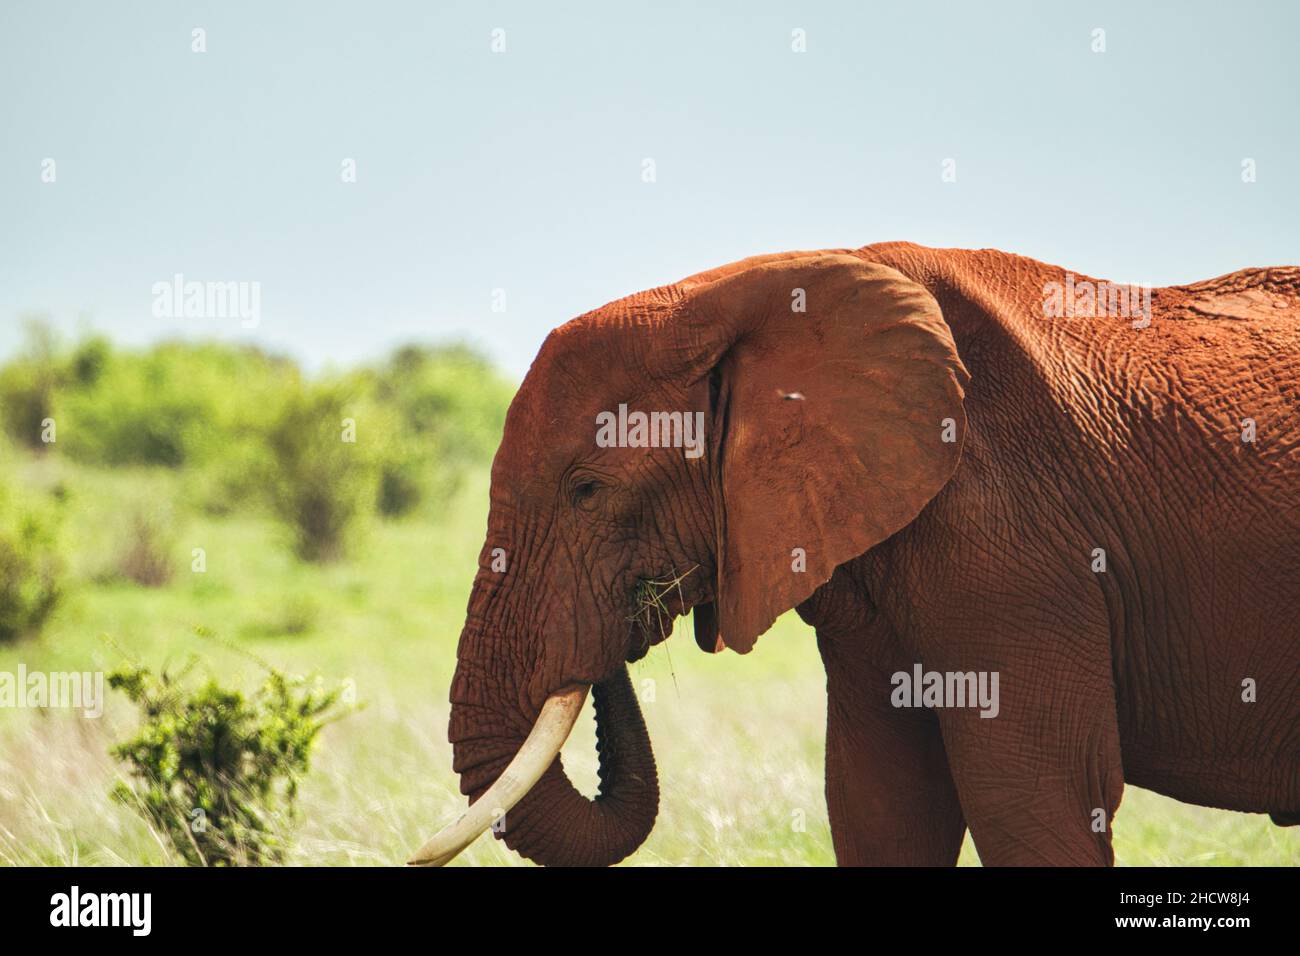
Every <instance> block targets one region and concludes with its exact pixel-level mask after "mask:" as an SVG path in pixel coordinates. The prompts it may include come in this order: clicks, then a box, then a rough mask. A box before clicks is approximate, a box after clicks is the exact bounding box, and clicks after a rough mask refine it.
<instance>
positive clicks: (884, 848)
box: [817, 628, 966, 866]
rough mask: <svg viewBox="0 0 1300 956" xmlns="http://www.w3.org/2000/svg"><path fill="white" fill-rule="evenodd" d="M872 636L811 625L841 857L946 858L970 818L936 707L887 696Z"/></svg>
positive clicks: (898, 862) (883, 860) (899, 861)
mask: <svg viewBox="0 0 1300 956" xmlns="http://www.w3.org/2000/svg"><path fill="white" fill-rule="evenodd" d="M877 638H878V635H875V634H873V633H872V630H871V629H868V630H867V631H865V632H864V631H862V630H858V631H857V632H856V633H852V634H847V635H841V636H832V635H831V634H830V633H827V632H826V631H824V630H822V629H820V628H819V629H818V632H817V647H818V649H819V650H820V651H821V656H822V661H823V663H824V664H825V667H826V683H827V693H828V701H827V713H826V805H827V809H828V810H829V812H830V822H831V837H832V840H833V842H834V845H835V859H836V861H837V862H838V863H839V864H840V865H841V866H871V865H874V866H952V865H953V864H955V863H956V862H957V855H958V853H959V852H960V851H961V843H962V838H963V837H964V836H965V833H966V824H965V822H964V820H963V819H962V811H961V806H960V804H959V803H958V800H957V791H956V789H955V788H954V786H953V782H952V778H951V776H950V775H949V773H948V764H947V759H946V756H945V754H944V747H943V739H942V736H941V734H940V731H939V725H938V722H937V721H936V720H935V718H934V715H933V714H932V713H928V712H924V711H902V710H896V709H894V708H892V707H891V706H890V705H889V694H890V689H891V688H890V683H889V674H890V670H889V668H888V667H882V666H880V664H879V662H878V661H877V660H874V659H873V658H874V657H875V655H876V653H878V652H879V651H880V649H881V642H880V641H879V640H878V639H877Z"/></svg>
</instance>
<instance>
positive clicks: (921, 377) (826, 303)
mask: <svg viewBox="0 0 1300 956" xmlns="http://www.w3.org/2000/svg"><path fill="white" fill-rule="evenodd" d="M683 288H684V289H685V290H686V295H685V297H684V299H683V301H682V303H681V306H682V309H683V310H684V311H683V312H681V313H679V314H684V315H686V316H687V317H688V318H687V321H686V325H687V327H688V329H687V335H688V339H687V340H694V342H695V343H696V345H697V347H698V344H699V343H700V342H701V341H705V342H709V343H711V347H710V348H706V349H705V352H706V353H707V354H708V355H709V358H708V361H709V362H712V363H713V364H712V369H711V373H710V374H711V381H712V383H713V388H712V393H713V400H712V405H713V408H712V413H711V414H712V431H711V435H710V453H711V454H710V458H711V461H712V465H713V469H714V471H713V487H714V494H715V499H716V500H715V516H716V518H715V520H716V523H717V526H716V528H715V533H716V538H717V541H716V547H717V551H716V555H717V581H716V582H715V602H716V606H715V607H713V608H704V609H697V635H696V638H697V641H699V643H700V645H701V647H705V648H706V649H709V650H712V649H713V648H712V647H709V646H708V645H710V644H713V643H715V640H716V639H717V638H718V637H720V639H721V640H720V642H717V646H718V647H719V648H720V647H721V646H722V644H725V645H726V646H727V647H730V648H731V649H733V650H735V651H738V652H740V653H742V654H743V653H746V652H748V651H749V650H751V649H752V648H753V646H754V643H755V641H756V640H757V639H758V636H759V635H760V634H762V633H763V632H764V631H766V630H767V629H768V628H769V627H771V625H772V623H773V622H774V621H775V620H776V618H777V617H778V616H779V615H780V614H782V613H783V612H785V611H787V610H789V609H790V608H792V607H794V606H795V605H797V604H799V603H800V602H802V601H804V600H805V599H807V598H808V597H810V596H811V595H812V593H813V592H814V591H815V590H816V589H817V588H818V587H820V586H821V585H822V584H823V583H825V582H826V581H827V580H829V579H830V577H831V574H832V572H833V571H834V570H835V568H836V567H837V566H838V565H840V564H843V563H844V562H845V561H848V560H850V559H852V558H854V557H857V556H858V555H860V554H862V553H864V552H865V551H867V550H869V549H870V548H872V547H873V546H875V545H876V544H878V543H880V542H881V541H883V540H884V539H886V538H887V537H889V536H890V535H892V534H893V533H894V532H896V531H898V530H899V529H900V528H902V527H904V526H905V525H907V524H908V523H909V522H911V521H912V520H913V519H914V518H915V517H916V516H917V514H918V513H919V512H920V511H921V509H922V508H923V507H924V506H925V505H926V503H927V502H928V501H930V499H931V498H933V497H934V496H935V495H936V494H937V493H938V492H939V490H940V489H941V488H942V487H943V486H944V484H945V483H946V482H947V481H948V479H949V478H950V477H951V475H952V473H953V471H954V469H955V468H956V467H957V462H958V459H959V458H960V456H961V447H962V441H963V439H964V435H965V427H966V417H965V413H964V410H963V407H962V400H963V394H964V387H965V385H966V383H967V381H968V379H969V376H968V374H967V372H966V369H965V368H964V367H963V365H962V363H961V359H960V358H959V357H958V355H957V348H956V346H955V344H954V343H953V339H952V333H951V331H950V330H949V328H948V325H947V323H946V322H945V321H944V318H943V315H942V313H941V312H940V309H939V305H938V303H937V302H936V301H935V300H934V298H933V297H932V296H931V295H930V293H929V292H928V291H927V290H926V289H925V288H923V287H922V286H920V285H918V284H917V283H915V282H913V281H911V280H910V279H908V278H906V277H905V276H903V275H902V274H901V273H899V272H896V271H894V270H893V269H890V268H887V267H885V266H881V265H876V264H874V263H869V262H865V261H863V260H861V259H858V258H856V257H853V256H849V255H813V256H806V257H803V258H794V259H789V258H784V259H772V260H760V261H759V263H758V264H757V265H755V266H753V267H751V268H748V269H745V270H742V271H738V272H734V273H731V274H725V275H724V276H723V277H722V278H719V279H714V280H712V281H707V282H705V283H703V284H700V285H692V284H691V280H687V283H686V284H684V286H683ZM687 340H679V347H684V346H685V345H686V341H687ZM697 354H698V353H697ZM697 371H698V372H700V373H702V372H703V371H704V369H703V368H700V369H697ZM701 611H702V612H703V613H701Z"/></svg>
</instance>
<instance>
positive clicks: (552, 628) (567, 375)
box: [451, 243, 1300, 864]
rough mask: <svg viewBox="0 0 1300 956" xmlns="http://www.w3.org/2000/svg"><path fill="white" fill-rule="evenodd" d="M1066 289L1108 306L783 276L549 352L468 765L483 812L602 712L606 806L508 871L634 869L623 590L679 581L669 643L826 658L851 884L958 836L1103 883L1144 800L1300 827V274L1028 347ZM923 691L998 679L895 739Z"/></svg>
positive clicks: (518, 428) (962, 286)
mask: <svg viewBox="0 0 1300 956" xmlns="http://www.w3.org/2000/svg"><path fill="white" fill-rule="evenodd" d="M1067 275H1069V276H1072V277H1073V281H1074V282H1076V283H1078V282H1094V283H1096V282H1097V280H1093V279H1089V278H1088V277H1086V276H1079V275H1076V274H1074V273H1067V271H1066V270H1064V269H1061V268H1059V267H1056V266H1050V265H1047V264H1044V263H1041V262H1036V261H1034V260H1032V259H1027V258H1024V257H1021V256H1015V255H1010V254H1007V253H1003V252H997V251H994V250H978V251H974V250H940V249H927V248H924V247H921V246H915V245H912V244H909V243H886V244H881V245H876V246H867V247H865V248H862V249H858V250H829V251H823V252H794V253H784V254H779V255H770V256H759V257H755V258H752V259H747V260H744V261H742V262H738V263H733V264H731V265H727V266H723V267H721V268H718V269H713V270H710V271H708V272H704V273H700V274H698V275H695V276H692V277H690V278H688V279H685V280H683V281H681V282H678V283H675V284H673V285H671V286H665V287H663V288H659V289H654V290H650V291H648V292H643V293H639V294H637V295H634V296H630V297H628V298H626V299H622V300H619V301H618V302H614V303H611V304H609V305H607V306H604V307H603V308H601V309H597V310H595V311H593V312H590V313H587V314H586V315H584V316H581V317H579V318H577V319H574V320H573V321H572V322H569V323H567V324H566V325H564V326H563V327H561V328H560V329H557V330H556V331H555V332H553V333H552V334H551V336H550V337H549V338H548V339H547V341H546V343H545V344H544V345H543V347H542V349H541V352H540V353H539V355H538V357H537V359H536V361H535V362H534V363H533V366H532V368H531V369H530V371H529V373H528V375H527V377H526V378H525V380H524V383H523V385H522V386H521V388H520V391H519V393H518V395H517V396H516V398H515V401H514V402H513V404H512V406H511V409H510V413H509V415H508V418H507V425H506V431H505V435H504V438H503V440H502V444H501V447H500V450H499V451H498V453H497V457H496V460H495V462H494V465H493V477H492V491H491V511H490V517H489V522H488V536H487V540H486V541H485V544H484V555H483V561H482V564H481V567H482V568H483V570H482V571H481V572H480V574H479V576H478V578H477V580H476V582H475V585H474V590H473V593H472V595H471V597H470V604H469V612H468V615H467V619H466V624H465V629H464V632H463V633H462V637H461V643H460V648H459V651H458V658H459V663H458V667H457V672H456V677H455V680H454V683H453V687H452V694H451V699H452V716H451V740H452V742H453V745H454V749H455V769H456V770H457V772H458V773H460V774H461V788H462V791H463V792H465V793H466V794H468V795H469V796H470V797H471V798H474V797H476V796H478V795H480V794H482V793H483V792H484V791H485V790H486V788H487V787H488V785H489V784H490V783H491V782H492V781H493V780H494V779H495V775H496V774H499V773H500V772H501V769H502V768H503V767H504V766H505V764H506V763H507V762H508V761H509V760H510V758H511V757H512V756H513V754H514V752H515V750H517V749H518V747H519V744H520V742H521V741H522V740H523V739H524V737H525V736H526V735H527V734H528V732H529V728H530V727H531V725H532V722H533V721H534V720H535V719H536V717H537V715H538V713H539V711H540V709H541V706H542V704H543V702H544V701H546V699H547V698H548V696H550V695H551V694H553V693H555V692H556V691H557V690H559V689H561V688H565V687H569V686H571V685H573V684H593V685H595V688H596V691H595V693H596V696H597V701H598V708H597V714H598V730H599V740H600V742H601V744H600V745H601V791H600V795H599V796H598V797H597V798H596V800H595V801H589V800H587V799H586V798H584V797H582V796H581V795H579V794H578V793H577V791H576V790H574V789H573V787H572V785H571V784H570V783H569V782H568V780H567V778H566V777H565V776H564V773H563V770H562V768H561V766H560V763H559V760H558V758H557V759H556V760H555V762H554V764H553V765H552V766H551V768H550V770H548V771H547V773H546V775H545V776H544V777H543V779H542V781H541V782H540V783H539V784H538V785H537V787H535V788H534V790H533V791H532V792H530V793H529V794H528V796H527V797H525V798H524V799H523V800H522V801H521V802H520V803H519V805H518V806H517V807H516V808H515V809H514V810H513V811H512V812H511V814H510V818H509V825H508V826H507V827H506V828H505V831H504V832H503V833H500V834H498V835H499V836H501V837H502V838H503V839H505V841H506V842H507V844H508V845H510V846H512V847H514V848H515V849H517V850H518V851H519V852H521V853H523V854H524V855H526V856H528V857H530V858H532V859H535V860H538V861H539V862H544V863H559V864H564V863H582V864H607V863H614V862H617V861H618V860H619V859H622V858H623V857H624V856H626V855H627V854H628V853H630V852H632V851H633V850H635V848H636V847H637V846H638V845H639V844H640V842H641V841H642V840H643V839H644V838H645V836H646V835H647V834H648V833H649V832H650V828H651V827H652V826H653V823H654V818H655V813H656V811H657V805H658V785H657V777H656V776H655V771H654V760H653V756H652V754H651V752H650V743H649V738H648V735H647V734H646V733H645V726H644V721H643V720H642V719H641V715H640V712H639V709H638V706H637V701H636V696H635V694H634V693H633V692H632V691H631V688H630V684H628V683H627V678H626V670H625V662H626V661H627V660H629V659H632V658H634V657H635V656H636V655H637V654H639V653H642V652H643V648H642V646H641V644H642V643H645V636H644V635H638V634H637V633H636V630H637V629H636V628H631V627H629V620H630V619H631V618H632V617H634V616H635V614H636V613H637V606H636V602H635V600H634V595H635V593H636V590H637V586H638V582H643V581H646V580H652V581H653V580H659V579H661V578H662V576H663V575H665V574H678V573H680V570H679V569H685V568H693V567H697V568H698V569H699V571H698V572H696V573H693V574H691V575H689V576H688V577H687V579H685V580H684V581H683V582H682V584H681V594H680V595H679V596H674V597H673V599H672V600H671V601H669V602H668V603H667V605H666V606H667V608H668V616H669V617H670V618H671V617H673V616H677V615H679V614H681V613H684V612H685V611H686V610H688V609H693V610H694V622H695V638H696V642H697V643H698V644H699V646H700V647H701V648H703V649H705V650H707V651H718V650H721V649H722V648H724V647H729V648H731V649H733V650H736V651H738V652H740V653H747V652H748V651H750V650H751V649H752V648H753V646H754V644H755V642H756V640H757V639H758V637H759V636H760V635H761V634H762V633H763V632H764V631H766V630H767V629H768V628H769V627H770V626H771V624H772V622H773V621H774V620H775V619H776V617H777V616H778V615H780V614H781V613H783V612H785V611H788V610H790V609H791V608H798V611H799V613H800V615H801V616H802V617H803V618H804V620H805V621H807V622H809V623H810V624H812V625H813V626H814V627H815V628H816V631H817V640H818V646H819V649H820V651H821V654H822V658H823V662H824V664H825V667H826V671H827V687H828V694H829V706H828V718H827V803H828V808H829V811H830V819H831V827H832V835H833V840H834V844H835V851H836V856H837V858H838V860H839V861H840V862H841V863H846V864H854V863H875V864H951V863H953V862H955V860H956V857H957V852H958V849H959V847H960V845H961V841H962V837H963V834H964V833H965V831H966V829H967V828H969V829H970V830H971V832H972V835H973V837H974V840H975V843H976V847H977V849H978V850H979V853H980V857H981V859H982V860H983V861H984V862H985V863H986V864H999V863H1004V864H1108V863H1110V862H1112V852H1111V845H1110V823H1111V819H1112V817H1113V815H1114V813H1115V809H1116V807H1117V806H1118V804H1119V801H1120V796H1121V794H1122V791H1123V785H1124V782H1125V781H1126V780H1127V781H1131V782H1133V783H1136V784H1139V785H1141V786H1144V787H1147V788H1149V789H1152V790H1156V791H1158V792H1161V793H1165V794H1167V795H1170V796H1173V797H1176V798H1178V799H1182V800H1185V801H1189V802H1193V803H1201V804H1205V805H1209V806H1218V807H1226V808H1230V809H1237V810H1243V811H1247V812H1268V813H1271V814H1273V817H1274V819H1275V820H1277V821H1279V822H1288V821H1289V822H1294V821H1295V819H1296V814H1297V813H1300V779H1298V778H1297V774H1296V773H1295V760H1294V758H1295V754H1296V753H1297V752H1300V714H1298V713H1297V702H1300V685H1298V683H1297V680H1298V677H1297V671H1296V668H1295V662H1296V661H1297V660H1298V659H1300V586H1297V584H1296V582H1297V581H1300V417H1298V416H1297V412H1296V409H1297V408H1300V268H1296V267H1276V268H1269V269H1247V270H1242V271H1240V272H1236V273H1232V274H1230V275H1225V276H1222V277H1220V278H1218V279H1212V280H1209V281H1206V282H1200V283H1195V284H1192V285H1187V286H1174V287H1168V288H1160V289H1154V290H1152V291H1151V293H1150V319H1151V321H1150V322H1149V323H1148V324H1145V325H1144V326H1143V327H1140V328H1139V327H1135V324H1134V323H1133V322H1131V321H1128V320H1126V319H1114V318H1107V317H1101V318H1098V317H1092V316H1088V317H1082V316H1079V315H1059V316H1047V315H1044V310H1043V306H1042V297H1043V290H1044V288H1048V287H1049V285H1050V283H1053V282H1056V283H1060V282H1064V281H1065V280H1066V277H1067ZM795 289H798V290H802V292H803V297H802V300H801V301H802V303H803V305H804V306H805V308H804V310H803V311H800V312H794V311H792V310H791V307H790V303H791V294H792V290H795ZM621 404H625V405H627V406H628V407H629V408H637V409H650V410H653V409H661V410H677V411H681V412H683V413H690V414H699V415H701V416H702V420H703V423H704V452H703V454H701V455H700V456H698V457H697V458H688V457H686V456H684V455H682V454H681V452H680V450H674V449H672V448H627V447H614V448H602V447H599V446H598V445H597V443H596V442H595V435H594V428H593V422H594V421H595V417H596V415H597V414H599V413H601V412H602V411H607V410H610V409H615V408H618V407H619V406H620V405H621ZM1247 418H1249V419H1250V420H1251V422H1252V423H1253V425H1252V428H1253V430H1252V431H1251V432H1250V435H1251V439H1252V440H1250V441H1243V434H1244V433H1243V420H1244V419H1247ZM494 548H505V549H507V550H508V551H509V552H510V554H511V555H512V559H511V562H510V570H509V572H508V573H504V574H502V573H497V572H494V571H492V570H491V569H490V567H489V564H490V555H491V553H492V550H493V549H494ZM794 549H799V550H800V552H801V553H802V555H803V558H802V559H801V561H800V562H799V564H798V566H797V567H796V566H795V564H793V563H792V561H791V554H792V552H793V551H794ZM1096 549H1102V550H1104V551H1105V552H1106V554H1107V556H1108V557H1107V569H1106V571H1105V572H1104V573H1098V572H1095V571H1094V570H1093V569H1092V567H1091V566H1090V556H1091V555H1092V554H1093V552H1094V551H1095V550H1096ZM659 639H662V637H660V636H657V635H653V634H652V635H651V639H650V643H655V642H657V640H659ZM918 662H923V663H924V666H925V669H926V670H933V671H940V672H961V673H966V672H990V673H991V672H996V673H998V674H999V675H1000V682H1001V683H1000V687H1001V692H1000V698H1001V700H1000V709H999V712H998V716H997V717H996V718H995V719H981V718H980V715H979V712H978V710H977V709H971V708H951V709H943V710H941V711H934V710H926V709H921V710H912V709H906V710H904V709H897V708H893V707H891V706H890V702H889V701H890V691H891V689H892V688H891V686H890V682H889V681H890V675H891V674H894V673H897V672H899V671H908V672H910V671H911V670H912V669H913V667H914V666H916V665H917V664H918ZM1245 681H1251V682H1253V684H1252V686H1255V687H1258V688H1259V692H1258V696H1257V697H1256V698H1255V699H1253V700H1251V701H1249V702H1247V701H1246V700H1244V699H1243V692H1242V688H1243V682H1245ZM718 706H725V703H724V702H719V704H718ZM1099 821H1100V823H1101V825H1100V826H1098V822H1099Z"/></svg>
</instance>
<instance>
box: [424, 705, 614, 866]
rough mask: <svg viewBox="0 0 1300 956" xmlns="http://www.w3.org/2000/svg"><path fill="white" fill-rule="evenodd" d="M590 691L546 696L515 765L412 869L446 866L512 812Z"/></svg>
mask: <svg viewBox="0 0 1300 956" xmlns="http://www.w3.org/2000/svg"><path fill="white" fill-rule="evenodd" d="M590 689H591V688H590V687H587V686H583V687H575V688H572V689H571V690H565V691H560V692H559V693H556V694H552V695H551V696H550V697H548V698H546V703H545V704H543V705H542V712H541V713H540V714H538V715H537V722H536V723H534V724H533V729H532V730H530V731H529V732H528V737H527V739H525V740H524V743H523V746H522V747H520V748H519V752H518V753H517V754H515V757H514V759H513V760H511V761H510V764H509V766H507V767H506V769H505V770H503V771H502V772H501V776H499V777H497V779H496V782H495V783H494V784H492V786H490V787H489V788H488V789H487V792H486V793H484V794H483V796H481V797H479V798H478V799H477V800H476V801H474V804H473V805H472V806H471V807H470V808H469V809H468V810H466V811H465V812H464V813H463V814H461V816H460V818H459V819H458V820H456V822H455V823H452V824H450V825H449V826H446V827H444V828H443V829H442V830H441V831H439V832H438V834H437V835H435V836H434V837H433V838H432V839H430V840H429V841H428V842H427V843H425V844H424V846H422V847H420V849H418V850H416V851H415V855H414V856H412V857H411V859H410V860H408V861H407V865H408V866H444V865H445V864H447V863H450V862H451V861H452V860H453V859H454V858H455V856H456V854H458V853H459V852H460V851H461V850H463V849H465V847H467V846H469V845H470V844H471V843H473V842H474V841H475V840H476V839H477V838H478V835H479V834H480V833H482V832H483V831H484V830H486V829H487V828H488V827H490V826H492V824H493V823H494V822H495V821H496V820H498V819H500V818H501V817H502V816H503V815H504V814H506V813H508V812H509V811H510V810H511V809H512V808H513V807H514V805H515V804H517V803H518V802H519V801H520V800H522V799H523V798H524V796H525V795H526V794H527V793H528V791H529V790H531V789H532V788H533V784H535V783H537V781H538V780H540V779H541V778H542V774H544V773H545V772H546V768H547V767H549V766H550V765H551V761H553V760H554V759H555V757H556V755H557V754H559V752H560V748H561V747H563V746H564V742H565V741H566V740H567V739H568V738H569V732H570V731H571V730H573V725H574V723H576V722H577V720H578V714H580V713H581V712H582V704H583V702H584V701H585V700H586V699H587V691H588V690H590Z"/></svg>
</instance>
